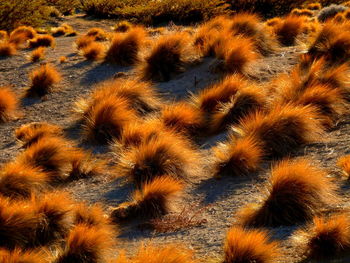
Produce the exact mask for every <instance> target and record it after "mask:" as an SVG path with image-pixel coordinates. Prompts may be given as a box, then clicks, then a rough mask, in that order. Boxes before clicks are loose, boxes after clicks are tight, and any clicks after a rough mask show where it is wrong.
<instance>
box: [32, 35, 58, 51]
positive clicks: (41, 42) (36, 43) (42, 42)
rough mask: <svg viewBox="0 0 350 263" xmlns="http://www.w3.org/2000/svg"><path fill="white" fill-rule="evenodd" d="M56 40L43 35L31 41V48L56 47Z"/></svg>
mask: <svg viewBox="0 0 350 263" xmlns="http://www.w3.org/2000/svg"><path fill="white" fill-rule="evenodd" d="M54 46H55V38H54V37H53V36H51V35H42V36H38V37H36V38H34V39H31V40H29V48H37V47H54Z"/></svg>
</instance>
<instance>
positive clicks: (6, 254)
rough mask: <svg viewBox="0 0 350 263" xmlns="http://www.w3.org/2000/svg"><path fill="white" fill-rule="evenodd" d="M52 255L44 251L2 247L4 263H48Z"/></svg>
mask: <svg viewBox="0 0 350 263" xmlns="http://www.w3.org/2000/svg"><path fill="white" fill-rule="evenodd" d="M49 260H50V257H49V256H48V255H47V253H45V252H43V251H39V250H38V251H36V250H29V251H23V250H21V249H18V248H17V249H15V250H7V249H0V261H1V262H3V263H22V262H25V263H48V262H49Z"/></svg>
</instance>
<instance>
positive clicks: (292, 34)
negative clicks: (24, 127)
mask: <svg viewBox="0 0 350 263" xmlns="http://www.w3.org/2000/svg"><path fill="white" fill-rule="evenodd" d="M303 26H304V18H302V17H299V16H287V17H286V18H285V19H283V20H282V22H281V23H278V24H276V26H275V27H274V28H273V30H274V33H275V34H276V36H277V39H278V41H279V42H280V44H281V45H283V46H294V45H296V43H297V38H298V36H299V35H300V34H301V33H302V31H303Z"/></svg>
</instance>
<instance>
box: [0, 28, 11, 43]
mask: <svg viewBox="0 0 350 263" xmlns="http://www.w3.org/2000/svg"><path fill="white" fill-rule="evenodd" d="M8 39H9V34H8V33H7V31H5V30H0V41H6V40H8Z"/></svg>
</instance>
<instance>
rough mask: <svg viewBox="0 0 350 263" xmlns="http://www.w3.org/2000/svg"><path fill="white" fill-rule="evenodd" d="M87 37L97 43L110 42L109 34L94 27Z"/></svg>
mask: <svg viewBox="0 0 350 263" xmlns="http://www.w3.org/2000/svg"><path fill="white" fill-rule="evenodd" d="M86 36H88V37H93V38H94V39H95V40H97V41H105V40H108V34H107V32H106V31H104V30H103V29H102V28H98V27H93V28H90V29H89V30H88V32H87V33H86Z"/></svg>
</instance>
